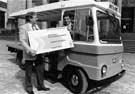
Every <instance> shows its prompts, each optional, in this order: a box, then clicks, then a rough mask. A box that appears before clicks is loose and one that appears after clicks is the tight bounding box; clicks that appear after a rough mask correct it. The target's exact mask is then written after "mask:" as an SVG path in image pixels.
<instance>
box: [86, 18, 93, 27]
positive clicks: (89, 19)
mask: <svg viewBox="0 0 135 94" xmlns="http://www.w3.org/2000/svg"><path fill="white" fill-rule="evenodd" d="M93 24H94V21H93V18H92V17H90V16H86V25H88V26H91V25H93Z"/></svg>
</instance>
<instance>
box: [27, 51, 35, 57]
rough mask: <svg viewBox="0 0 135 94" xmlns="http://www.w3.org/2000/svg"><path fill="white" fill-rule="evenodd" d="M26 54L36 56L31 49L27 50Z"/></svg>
mask: <svg viewBox="0 0 135 94" xmlns="http://www.w3.org/2000/svg"><path fill="white" fill-rule="evenodd" d="M28 54H30V55H31V56H35V55H36V51H35V50H33V49H29V52H28Z"/></svg>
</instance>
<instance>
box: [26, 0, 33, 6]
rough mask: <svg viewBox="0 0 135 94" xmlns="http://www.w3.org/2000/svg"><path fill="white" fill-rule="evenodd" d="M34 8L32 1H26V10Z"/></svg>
mask: <svg viewBox="0 0 135 94" xmlns="http://www.w3.org/2000/svg"><path fill="white" fill-rule="evenodd" d="M31 7H32V0H26V8H31Z"/></svg>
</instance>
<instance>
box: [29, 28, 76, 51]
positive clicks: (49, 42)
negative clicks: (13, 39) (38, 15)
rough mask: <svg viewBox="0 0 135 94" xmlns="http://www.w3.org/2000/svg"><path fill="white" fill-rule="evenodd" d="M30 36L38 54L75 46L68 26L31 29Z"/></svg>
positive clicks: (31, 44) (30, 40)
mask: <svg viewBox="0 0 135 94" xmlns="http://www.w3.org/2000/svg"><path fill="white" fill-rule="evenodd" d="M28 36H29V42H30V47H31V48H32V49H34V50H36V52H37V54H41V53H46V52H52V51H57V50H62V49H67V48H72V47H74V45H73V41H72V38H71V35H70V32H69V31H68V30H67V28H66V27H61V28H50V29H43V30H37V31H30V32H28Z"/></svg>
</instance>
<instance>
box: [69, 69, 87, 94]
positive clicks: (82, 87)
mask: <svg viewBox="0 0 135 94" xmlns="http://www.w3.org/2000/svg"><path fill="white" fill-rule="evenodd" d="M66 83H67V85H68V88H69V89H70V90H71V91H72V92H74V93H76V94H80V93H85V92H86V90H87V88H88V81H87V78H86V76H85V74H84V72H83V71H82V70H80V69H75V70H73V71H72V72H70V73H68V76H67V82H66Z"/></svg>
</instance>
